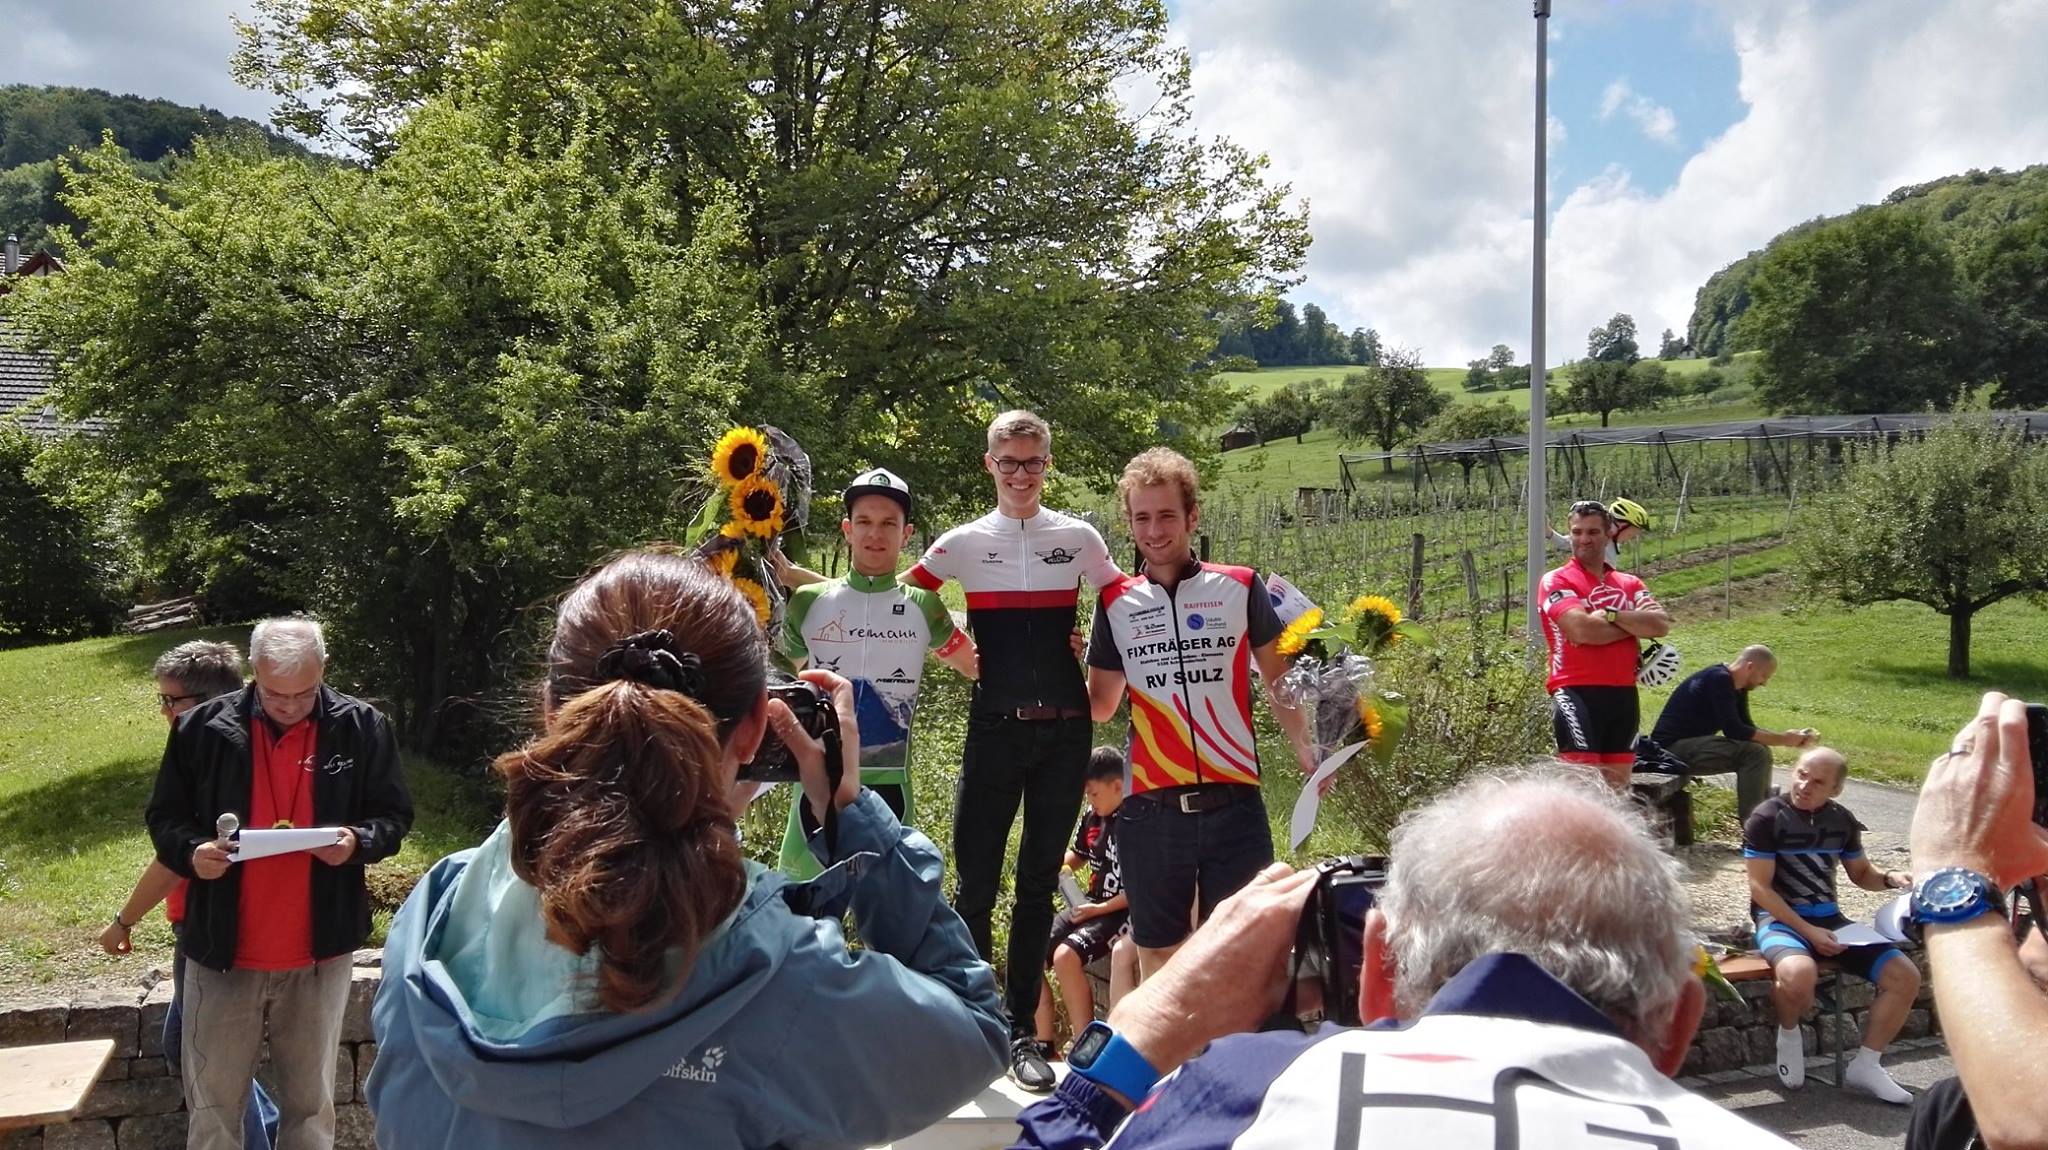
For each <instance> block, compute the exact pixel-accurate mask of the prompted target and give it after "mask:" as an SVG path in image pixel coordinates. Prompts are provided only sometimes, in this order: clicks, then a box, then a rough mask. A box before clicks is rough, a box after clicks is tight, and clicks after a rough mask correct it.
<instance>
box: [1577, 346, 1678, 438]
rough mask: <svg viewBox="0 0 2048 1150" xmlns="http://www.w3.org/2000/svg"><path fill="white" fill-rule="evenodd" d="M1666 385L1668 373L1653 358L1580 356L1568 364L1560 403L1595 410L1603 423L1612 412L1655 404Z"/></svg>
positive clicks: (1578, 408) (1643, 408) (1648, 406)
mask: <svg viewBox="0 0 2048 1150" xmlns="http://www.w3.org/2000/svg"><path fill="white" fill-rule="evenodd" d="M1669 388H1670V376H1669V374H1668V373H1667V372H1666V371H1665V368H1664V365H1663V364H1661V363H1658V362H1657V361H1655V360H1640V361H1638V362H1636V363H1621V362H1619V361H1616V360H1607V359H1582V360H1580V361H1579V362H1578V363H1576V364H1573V365H1572V367H1571V379H1570V384H1569V387H1568V388H1567V390H1566V391H1565V394H1564V397H1563V398H1564V402H1563V405H1562V406H1563V409H1564V410H1566V411H1584V412H1589V413H1591V412H1597V413H1599V416H1600V426H1602V427H1606V426H1607V421H1608V418H1609V417H1610V416H1611V415H1612V414H1613V413H1614V412H1617V411H1642V410H1646V409H1648V408H1652V407H1655V406H1656V405H1657V403H1658V401H1659V400H1661V399H1663V398H1664V396H1665V394H1666V393H1667V392H1668V390H1669Z"/></svg>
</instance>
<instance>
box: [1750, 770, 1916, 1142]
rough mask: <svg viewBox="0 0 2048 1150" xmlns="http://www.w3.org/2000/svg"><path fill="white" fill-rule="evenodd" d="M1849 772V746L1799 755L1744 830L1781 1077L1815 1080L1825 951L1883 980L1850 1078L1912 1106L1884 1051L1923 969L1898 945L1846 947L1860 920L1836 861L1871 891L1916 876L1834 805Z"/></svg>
mask: <svg viewBox="0 0 2048 1150" xmlns="http://www.w3.org/2000/svg"><path fill="white" fill-rule="evenodd" d="M1848 774H1849V764H1848V762H1847V761H1846V760H1844V759H1843V758H1842V756H1841V754H1840V752H1837V751H1834V750H1831V749H1829V748H1827V747H1815V748H1813V749H1812V750H1810V751H1808V752H1806V753H1805V754H1803V755H1801V756H1799V763H1798V765H1797V766H1796V767H1794V768H1793V771H1792V785H1791V787H1790V788H1788V789H1787V790H1786V791H1785V792H1784V793H1783V794H1778V795H1773V796H1771V797H1770V798H1767V799H1765V800H1764V801H1763V802H1761V803H1758V804H1757V807H1756V810H1754V811H1752V812H1750V816H1749V821H1748V822H1746V823H1744V824H1743V827H1742V857H1743V859H1744V861H1745V863H1746V864H1747V866H1748V868H1749V897H1750V912H1751V914H1752V915H1754V916H1755V918H1756V946H1757V949H1758V950H1760V951H1762V952H1763V955H1764V958H1765V960H1766V961H1768V962H1769V963H1770V964H1771V975H1772V978H1773V985H1772V987H1771V1001H1772V1003H1773V1004H1774V1005H1775V1006H1776V1007H1777V1011H1778V1080H1779V1081H1781V1082H1783V1083H1784V1084H1785V1085H1786V1086H1789V1087H1795V1088H1796V1087H1798V1086H1799V1085H1801V1084H1802V1083H1804V1082H1805V1081H1806V1053H1805V1049H1804V1047H1803V1045H1802V1042H1801V1038H1800V1033H1799V1019H1800V1018H1801V1016H1803V1015H1804V1014H1805V1013H1806V1008H1807V1007H1809V1006H1811V1005H1813V988H1814V980H1815V978H1816V977H1817V975H1818V969H1817V968H1816V966H1815V965H1814V956H1815V955H1820V956H1821V957H1829V958H1834V959H1836V960H1837V961H1839V962H1840V963H1841V964H1842V969H1843V970H1845V971H1848V972H1849V973H1851V974H1854V975H1857V976H1859V977H1861V978H1864V979H1867V980H1868V981H1870V982H1872V983H1875V984H1876V986H1877V998H1876V999H1875V1000H1874V1001H1873V1002H1872V1003H1871V1004H1870V1019H1869V1021H1868V1022H1867V1023H1865V1025H1864V1028H1863V1046H1862V1049H1860V1050H1858V1051H1857V1052H1856V1057H1855V1059H1854V1060H1852V1061H1851V1062H1850V1063H1849V1066H1848V1069H1846V1070H1845V1071H1843V1073H1842V1078H1843V1081H1844V1083H1845V1084H1846V1085H1849V1086H1854V1087H1856V1088H1858V1089H1859V1090H1862V1091H1864V1092H1865V1093H1868V1094H1871V1095H1873V1096H1875V1097H1876V1098H1878V1099H1880V1100H1882V1101H1885V1102H1891V1103H1896V1104H1898V1105H1904V1104H1906V1103H1908V1102H1911V1101H1912V1100H1913V1096H1912V1095H1911V1094H1908V1093H1907V1092H1906V1090H1905V1088H1904V1087H1901V1086H1900V1085H1899V1084H1898V1083H1896V1082H1894V1081H1892V1077H1891V1075H1889V1074H1887V1073H1885V1070H1884V1067H1882V1066H1880V1065H1879V1064H1878V1057H1879V1056H1880V1055H1882V1054H1883V1053H1884V1048H1885V1047H1886V1046H1887V1045H1889V1044H1890V1043H1891V1040H1892V1038H1893V1036H1895V1035H1897V1034H1898V1032H1899V1027H1900V1026H1901V1025H1902V1024H1904V1022H1905V1021H1906V1012H1907V1011H1908V1010H1910V1009H1911V1008H1912V1006H1913V996H1914V995H1915V994H1917V993H1919V990H1920V968H1919V967H1916V966H1914V965H1913V960H1912V959H1910V958H1907V957H1906V956H1905V955H1904V954H1902V953H1900V952H1899V950H1898V948H1896V947H1894V946H1892V945H1890V944H1889V943H1873V944H1870V945H1865V946H1844V945H1843V944H1842V943H1841V942H1839V941H1837V940H1836V938H1835V931H1836V930H1837V929H1839V928H1841V927H1845V926H1848V925H1850V923H1849V919H1848V918H1847V917H1846V916H1844V915H1843V914H1842V909H1841V907H1840V906H1839V905H1837V904H1836V902H1835V864H1836V863H1837V862H1839V863H1840V864H1841V866H1842V870H1843V871H1845V872H1846V873H1847V874H1848V876H1849V881H1850V882H1853V883H1855V884H1856V885H1857V886H1860V887H1862V888H1863V889H1865V890H1887V889H1891V890H1904V889H1910V888H1911V887H1912V885H1913V878H1912V876H1911V875H1909V874H1907V873H1906V872H1904V871H1880V870H1878V869H1877V868H1876V867H1873V866H1871V865H1870V860H1869V859H1867V858H1865V857H1864V856H1863V824H1862V823H1859V822H1857V821H1856V816H1854V815H1852V814H1850V813H1849V811H1848V809H1847V808H1845V807H1843V806H1842V804H1840V803H1838V802H1835V801H1834V798H1835V796H1836V795H1838V794H1841V793H1842V783H1843V781H1844V780H1845V779H1846V778H1847V776H1848Z"/></svg>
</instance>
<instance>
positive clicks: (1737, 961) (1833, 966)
mask: <svg viewBox="0 0 2048 1150" xmlns="http://www.w3.org/2000/svg"><path fill="white" fill-rule="evenodd" d="M1813 961H1814V967H1815V968H1816V970H1817V971H1818V972H1819V973H1818V975H1817V976H1816V977H1815V978H1814V981H1813V1000H1814V1002H1815V1003H1817V1004H1818V1005H1819V1006H1820V1007H1821V1008H1822V1009H1824V1010H1826V1011H1827V1013H1828V1020H1829V1025H1830V1027H1831V1028H1832V1030H1833V1033H1834V1036H1835V1080H1834V1081H1833V1082H1829V1083H1828V1085H1830V1086H1835V1087H1840V1086H1841V1085H1842V1031H1843V1027H1842V996H1841V993H1840V990H1841V984H1840V977H1841V973H1842V964H1841V963H1839V962H1836V961H1835V960H1834V959H1832V958H1821V957H1819V956H1818V955H1816V956H1815V957H1814V960H1813ZM1716 965H1718V966H1719V967H1720V968H1721V977H1722V978H1725V979H1727V980H1728V981H1729V982H1730V983H1731V984H1734V985H1738V986H1739V985H1741V984H1742V983H1745V982H1768V981H1770V978H1771V964H1770V963H1769V962H1768V961H1766V960H1765V959H1764V956H1763V955H1762V954H1760V953H1758V952H1756V951H1754V950H1752V951H1748V952H1746V953H1743V954H1731V955H1729V956H1728V957H1726V958H1723V959H1718V960H1716ZM1771 1025H1773V1026H1776V1025H1777V1019H1776V1017H1775V1016H1774V1017H1773V1018H1772V1019H1771ZM1800 1055H1801V1057H1804V1056H1805V1047H1804V1046H1803V1045H1802V1046H1801V1048H1800ZM1822 1081H1824V1082H1825V1081H1826V1079H1822Z"/></svg>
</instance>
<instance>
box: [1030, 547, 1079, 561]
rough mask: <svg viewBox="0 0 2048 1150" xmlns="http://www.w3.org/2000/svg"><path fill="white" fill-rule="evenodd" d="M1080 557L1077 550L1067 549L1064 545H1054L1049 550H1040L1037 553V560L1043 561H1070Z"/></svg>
mask: <svg viewBox="0 0 2048 1150" xmlns="http://www.w3.org/2000/svg"><path fill="white" fill-rule="evenodd" d="M1080 557H1081V553H1080V552H1079V551H1069V550H1067V549H1066V548H1064V547H1055V548H1053V549H1052V550H1050V551H1040V552H1039V553H1038V558H1039V561H1040V562H1043V563H1072V562H1073V561H1074V560H1076V559H1079V558H1080Z"/></svg>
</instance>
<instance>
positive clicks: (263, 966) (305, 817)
mask: <svg viewBox="0 0 2048 1150" xmlns="http://www.w3.org/2000/svg"><path fill="white" fill-rule="evenodd" d="M249 757H250V759H251V760H252V765H253V767H254V768H255V769H254V771H253V773H252V777H251V780H250V794H249V825H250V826H251V827H256V828H268V827H273V826H276V825H277V823H278V821H279V820H280V819H290V820H291V824H292V825H293V826H295V827H310V826H312V825H313V778H314V771H313V721H312V720H311V719H302V720H300V721H299V722H298V723H296V724H294V725H293V726H292V727H291V728H290V729H289V730H287V731H285V732H284V734H282V735H278V734H275V733H274V728H273V727H272V726H271V723H270V720H269V719H266V718H264V717H263V716H262V715H260V714H258V715H252V716H251V717H250V719H249ZM235 865H236V866H238V867H241V868H242V897H241V930H240V934H239V937H237V938H236V940H235V966H236V967H237V968H239V969H243V970H296V969H298V968H299V967H302V966H311V965H313V905H312V891H313V856H312V855H311V854H309V853H307V852H306V851H293V852H291V853H290V854H282V855H272V856H271V857H269V858H263V859H254V860H251V861H249V862H240V863H236V864H235Z"/></svg>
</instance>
